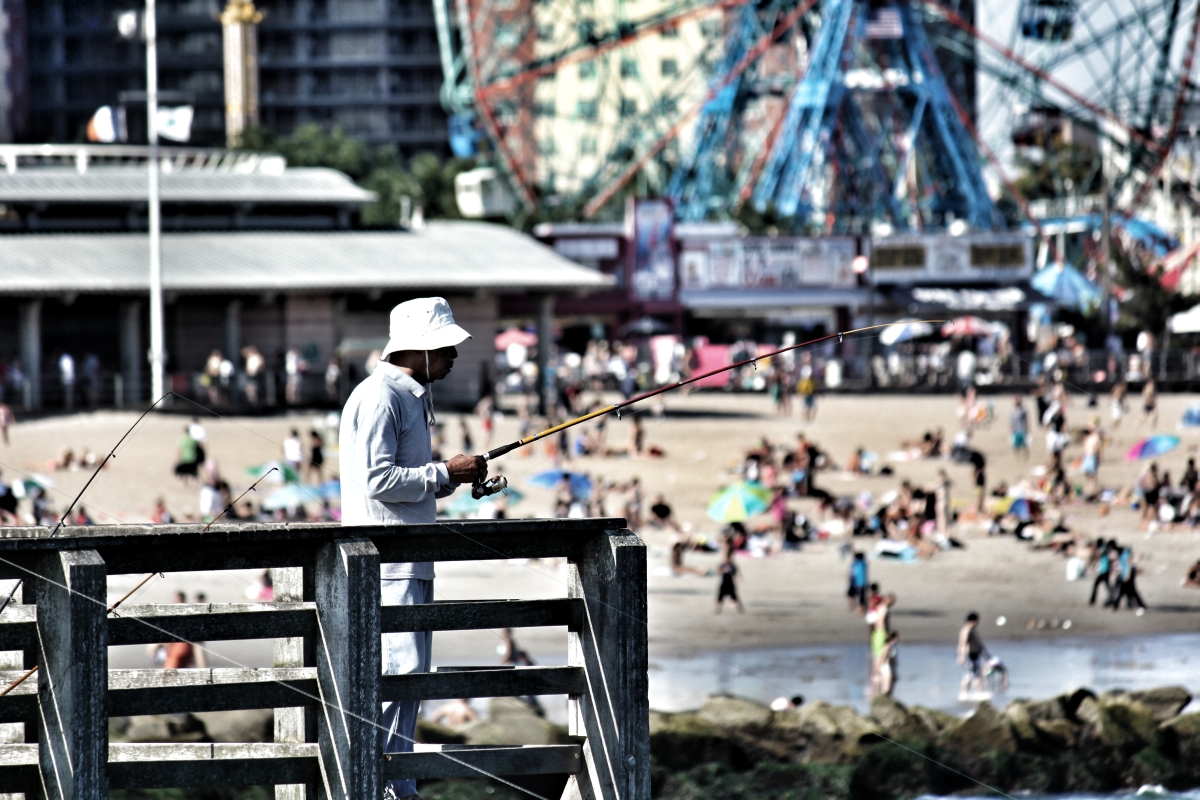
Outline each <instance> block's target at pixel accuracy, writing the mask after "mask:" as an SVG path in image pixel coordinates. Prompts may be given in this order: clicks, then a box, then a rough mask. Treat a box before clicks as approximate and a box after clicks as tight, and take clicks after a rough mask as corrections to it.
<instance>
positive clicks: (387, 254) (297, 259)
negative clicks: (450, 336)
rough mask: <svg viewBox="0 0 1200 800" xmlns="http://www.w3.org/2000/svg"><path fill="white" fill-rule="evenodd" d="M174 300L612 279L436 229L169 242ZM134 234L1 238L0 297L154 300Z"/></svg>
mask: <svg viewBox="0 0 1200 800" xmlns="http://www.w3.org/2000/svg"><path fill="white" fill-rule="evenodd" d="M162 254H163V259H162V263H163V286H164V288H165V289H167V290H168V291H179V292H195V293H230V292H262V291H276V292H288V291H312V290H332V291H336V290H352V291H353V290H357V291H366V290H371V289H381V290H387V289H410V288H411V289H441V290H445V291H454V290H460V291H470V290H475V289H493V290H497V291H505V290H507V291H521V290H535V291H554V292H560V291H578V290H587V289H598V288H603V287H606V286H608V285H610V283H611V280H612V279H611V278H609V277H607V276H604V275H602V274H601V273H599V272H597V271H596V270H592V269H588V268H586V267H582V266H580V265H578V264H575V263H574V262H572V261H568V260H567V259H565V258H563V257H562V256H560V255H558V254H557V253H555V252H554V251H553V250H551V249H550V248H548V247H546V246H544V245H542V244H541V243H539V242H537V241H536V240H534V239H533V238H531V237H529V236H526V235H524V234H521V233H519V232H517V231H515V230H513V229H511V228H507V227H504V226H501V225H492V224H488V223H482V222H449V221H446V222H430V223H427V224H426V226H425V227H424V228H422V229H420V230H417V231H345V232H340V231H339V232H323V231H321V232H307V231H306V232H293V231H287V232H282V231H244V232H243V231H238V232H220V233H164V234H163V248H162ZM148 265H149V240H148V237H147V236H146V235H145V234H136V233H111V234H104V233H90V234H89V233H69V234H63V233H46V234H36V233H24V234H12V235H7V236H0V276H3V277H2V278H0V294H26V295H27V294H53V293H67V292H69V293H78V294H82V293H95V292H143V291H149V266H148Z"/></svg>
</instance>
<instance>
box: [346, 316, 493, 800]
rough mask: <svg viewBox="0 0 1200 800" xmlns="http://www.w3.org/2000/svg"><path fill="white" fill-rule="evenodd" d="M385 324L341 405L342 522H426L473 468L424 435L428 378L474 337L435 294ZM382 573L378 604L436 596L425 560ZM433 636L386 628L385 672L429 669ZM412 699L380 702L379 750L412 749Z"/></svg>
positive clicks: (404, 786)
mask: <svg viewBox="0 0 1200 800" xmlns="http://www.w3.org/2000/svg"><path fill="white" fill-rule="evenodd" d="M390 322H391V324H390V330H389V336H390V339H389V341H388V343H387V347H386V348H384V351H383V357H382V358H381V359H380V361H379V366H377V367H376V368H375V371H374V372H373V373H372V374H371V376H370V377H369V378H367V379H366V380H364V381H363V382H362V383H360V384H359V385H358V386H357V387H356V388H355V389H354V391H353V392H352V393H351V394H350V398H349V399H348V400H347V401H346V407H345V409H344V410H343V411H342V426H341V443H340V449H341V482H342V524H343V525H372V524H373V525H405V524H413V523H430V522H433V521H434V519H435V518H436V516H437V509H436V506H435V500H436V499H437V498H439V497H445V496H446V495H448V494H450V493H451V492H453V491H454V490H455V489H456V488H457V487H458V486H459V485H460V484H463V483H471V482H473V481H474V480H475V479H476V476H477V474H478V467H477V462H476V460H475V458H474V457H472V456H466V455H457V456H455V457H454V458H451V459H450V460H449V461H443V462H434V461H433V456H432V447H431V442H430V428H431V427H432V426H433V423H434V415H433V391H432V387H431V384H432V383H433V382H434V381H438V380H442V379H443V378H445V377H446V376H447V375H449V374H450V370H451V369H452V368H453V367H454V359H455V358H457V357H458V350H457V349H455V347H456V345H459V344H462V343H463V342H465V341H466V340H467V339H470V338H471V335H470V334H469V333H467V332H466V331H465V330H463V329H462V328H461V327H459V326H458V325H457V324H456V323H455V322H454V315H453V314H452V313H451V312H450V306H449V304H448V303H447V302H446V301H445V300H443V299H442V298H440V297H422V298H418V299H416V300H409V301H408V302H406V303H401V304H400V305H398V306H396V307H395V308H393V309H392V314H391V320H390ZM380 572H381V578H382V587H381V594H382V599H383V604H384V605H409V604H416V603H432V602H433V564H432V563H431V562H418V563H403V564H384V565H383V566H382V568H381V570H380ZM432 643H433V634H432V632H430V631H418V632H415V633H385V634H384V635H383V672H384V674H386V675H403V674H408V673H413V672H428V671H429V667H430V648H431V645H432ZM419 705H420V704H419V703H418V702H416V701H405V702H400V703H384V704H383V720H382V721H383V726H384V728H385V729H386V731H387V732H386V734H385V737H384V746H383V752H384V753H407V752H411V751H412V749H413V744H412V743H413V737H414V735H415V733H416V727H417V709H418V706H419ZM384 798H385V800H404V798H417V785H416V781H414V780H392V781H388V784H387V786H386V787H385V789H384Z"/></svg>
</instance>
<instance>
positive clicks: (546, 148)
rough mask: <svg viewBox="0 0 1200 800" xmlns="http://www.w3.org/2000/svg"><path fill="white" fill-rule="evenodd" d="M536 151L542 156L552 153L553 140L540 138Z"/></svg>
mask: <svg viewBox="0 0 1200 800" xmlns="http://www.w3.org/2000/svg"><path fill="white" fill-rule="evenodd" d="M538 152H539V153H541V154H542V155H544V156H552V155H554V140H553V139H542V140H541V141H540V142H538Z"/></svg>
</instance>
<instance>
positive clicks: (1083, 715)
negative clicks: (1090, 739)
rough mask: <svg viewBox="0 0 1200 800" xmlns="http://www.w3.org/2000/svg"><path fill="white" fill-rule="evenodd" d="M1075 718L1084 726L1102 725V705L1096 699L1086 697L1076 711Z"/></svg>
mask: <svg viewBox="0 0 1200 800" xmlns="http://www.w3.org/2000/svg"><path fill="white" fill-rule="evenodd" d="M1073 716H1074V718H1075V720H1076V721H1078V722H1080V723H1082V724H1084V725H1099V724H1100V703H1099V702H1098V701H1097V700H1096V699H1095V698H1094V697H1085V698H1084V699H1083V701H1082V702H1081V703H1080V704H1079V706H1078V707H1077V708H1076V709H1075V713H1074V715H1073Z"/></svg>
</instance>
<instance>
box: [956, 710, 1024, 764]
mask: <svg viewBox="0 0 1200 800" xmlns="http://www.w3.org/2000/svg"><path fill="white" fill-rule="evenodd" d="M937 743H938V747H939V748H941V749H942V750H945V751H946V752H947V753H951V754H953V755H954V756H956V757H957V758H958V759H959V760H960V761H963V762H975V761H982V760H986V759H990V758H991V757H992V756H994V755H995V754H997V753H1015V752H1017V737H1016V736H1015V735H1014V734H1013V730H1012V725H1010V724H1009V722H1008V719H1007V718H1006V717H1005V716H1004V715H1003V714H1001V713H1000V712H998V711H997V710H996V709H995V708H994V707H993V706H992V704H991V703H988V702H983V703H980V704H979V705H978V706H977V707H976V708H975V711H974V713H972V714H971V716H969V717H967V718H966V719H964V720H961V721H959V723H958V724H957V725H953V726H951V727H949V728H947V729H946V730H944V731H943V732H942V734H941V735H940V736H939V737H938V739H937Z"/></svg>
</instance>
